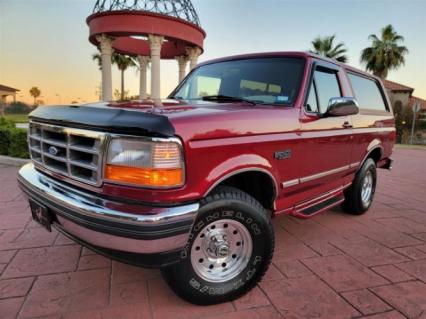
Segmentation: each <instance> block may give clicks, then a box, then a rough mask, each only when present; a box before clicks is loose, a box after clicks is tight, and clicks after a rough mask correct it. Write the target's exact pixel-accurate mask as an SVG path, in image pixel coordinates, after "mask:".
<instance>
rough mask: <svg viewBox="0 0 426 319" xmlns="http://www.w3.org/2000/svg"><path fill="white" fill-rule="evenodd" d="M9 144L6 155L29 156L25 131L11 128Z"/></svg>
mask: <svg viewBox="0 0 426 319" xmlns="http://www.w3.org/2000/svg"><path fill="white" fill-rule="evenodd" d="M9 132H10V137H9V138H10V145H9V152H8V155H9V156H12V157H19V158H29V154H28V142H27V131H26V130H24V129H19V128H13V129H11V130H10V131H9Z"/></svg>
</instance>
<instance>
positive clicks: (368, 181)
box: [361, 171, 373, 206]
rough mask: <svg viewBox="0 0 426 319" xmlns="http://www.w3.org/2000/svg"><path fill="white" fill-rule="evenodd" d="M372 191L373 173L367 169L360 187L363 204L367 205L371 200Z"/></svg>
mask: <svg viewBox="0 0 426 319" xmlns="http://www.w3.org/2000/svg"><path fill="white" fill-rule="evenodd" d="M372 193H373V174H372V173H371V171H367V173H366V174H365V176H364V180H363V181H362V188H361V200H362V202H363V204H364V205H366V206H367V205H368V204H369V203H370V201H371V195H372Z"/></svg>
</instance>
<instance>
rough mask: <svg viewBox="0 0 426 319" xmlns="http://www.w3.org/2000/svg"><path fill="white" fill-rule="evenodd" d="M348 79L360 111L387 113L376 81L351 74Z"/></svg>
mask: <svg viewBox="0 0 426 319" xmlns="http://www.w3.org/2000/svg"><path fill="white" fill-rule="evenodd" d="M348 78H349V81H350V82H351V85H352V89H353V91H354V94H355V98H356V100H357V101H358V104H359V107H360V108H361V109H366V110H377V111H388V109H387V107H386V103H385V101H384V99H383V94H382V91H381V89H380V86H379V83H377V81H375V80H372V79H369V78H366V77H363V76H359V75H355V74H352V73H348Z"/></svg>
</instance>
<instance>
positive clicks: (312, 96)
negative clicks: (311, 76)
mask: <svg viewBox="0 0 426 319" xmlns="http://www.w3.org/2000/svg"><path fill="white" fill-rule="evenodd" d="M306 111H308V112H318V102H317V96H316V93H315V82H312V85H311V89H310V90H309V95H308V101H307V102H306Z"/></svg>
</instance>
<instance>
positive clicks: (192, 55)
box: [186, 47, 202, 70]
mask: <svg viewBox="0 0 426 319" xmlns="http://www.w3.org/2000/svg"><path fill="white" fill-rule="evenodd" d="M201 52H202V51H201V49H200V48H199V47H189V48H186V54H187V55H188V58H189V69H190V70H192V69H193V68H195V67H196V66H197V63H198V57H199V56H200V55H201Z"/></svg>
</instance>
